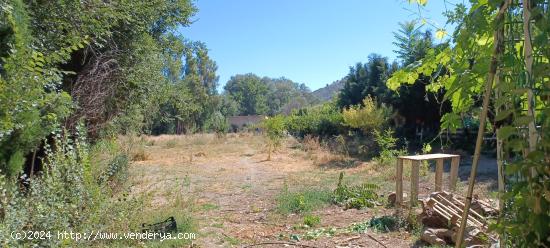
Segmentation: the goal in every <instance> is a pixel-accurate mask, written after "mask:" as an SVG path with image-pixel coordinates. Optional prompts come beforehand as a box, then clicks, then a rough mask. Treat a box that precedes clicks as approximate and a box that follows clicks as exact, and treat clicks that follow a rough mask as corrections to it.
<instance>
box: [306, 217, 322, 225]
mask: <svg viewBox="0 0 550 248" xmlns="http://www.w3.org/2000/svg"><path fill="white" fill-rule="evenodd" d="M319 223H321V218H320V217H319V216H317V215H310V214H308V215H305V216H304V226H306V227H314V226H317V225H319Z"/></svg>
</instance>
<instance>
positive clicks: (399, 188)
mask: <svg viewBox="0 0 550 248" xmlns="http://www.w3.org/2000/svg"><path fill="white" fill-rule="evenodd" d="M395 184H396V187H395V206H396V207H397V209H398V211H399V209H400V208H401V206H402V204H403V159H400V158H398V159H397V166H396V173H395Z"/></svg>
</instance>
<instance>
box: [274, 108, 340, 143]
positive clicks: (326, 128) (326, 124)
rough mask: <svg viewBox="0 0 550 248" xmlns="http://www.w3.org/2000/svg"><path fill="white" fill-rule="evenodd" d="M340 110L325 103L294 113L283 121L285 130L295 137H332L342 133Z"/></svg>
mask: <svg viewBox="0 0 550 248" xmlns="http://www.w3.org/2000/svg"><path fill="white" fill-rule="evenodd" d="M342 123H343V119H342V114H341V113H340V110H339V109H338V108H337V107H336V106H335V104H333V103H325V104H323V105H320V106H315V107H311V108H307V109H301V110H298V111H294V112H293V113H292V114H291V115H289V116H288V117H287V118H286V120H285V127H286V130H287V131H288V132H289V133H290V134H292V135H294V136H297V137H301V138H303V137H305V136H306V135H313V136H327V137H328V136H333V135H338V134H340V133H343V132H344V131H345V130H346V129H345V127H344V126H343V125H342Z"/></svg>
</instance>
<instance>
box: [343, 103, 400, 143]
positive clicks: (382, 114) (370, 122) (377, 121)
mask: <svg viewBox="0 0 550 248" xmlns="http://www.w3.org/2000/svg"><path fill="white" fill-rule="evenodd" d="M390 112H391V110H390V109H389V108H387V107H386V106H385V105H383V104H382V105H379V106H377V104H376V102H375V100H373V99H372V98H371V97H370V96H367V97H366V98H365V99H363V104H362V105H354V106H350V107H349V108H347V109H343V110H342V117H343V120H344V124H345V125H346V126H349V127H352V128H356V129H360V130H361V131H363V133H365V134H368V133H369V132H371V131H373V130H379V129H381V128H382V126H383V125H384V123H385V122H386V120H387V119H388V116H389V113H390Z"/></svg>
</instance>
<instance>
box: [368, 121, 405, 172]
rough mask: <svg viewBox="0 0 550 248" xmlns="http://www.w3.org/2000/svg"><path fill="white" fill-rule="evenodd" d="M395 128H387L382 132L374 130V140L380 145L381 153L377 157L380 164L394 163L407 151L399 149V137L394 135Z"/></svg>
mask: <svg viewBox="0 0 550 248" xmlns="http://www.w3.org/2000/svg"><path fill="white" fill-rule="evenodd" d="M393 133H394V132H393V130H391V129H386V130H385V131H383V132H381V131H378V130H374V132H373V134H374V140H375V141H376V144H377V145H378V151H379V154H378V156H377V157H376V158H375V160H376V162H377V164H378V165H388V166H389V165H394V164H395V162H396V159H397V156H400V155H404V154H405V153H406V151H404V150H399V149H397V142H398V141H399V139H398V138H395V137H394V136H393Z"/></svg>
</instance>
